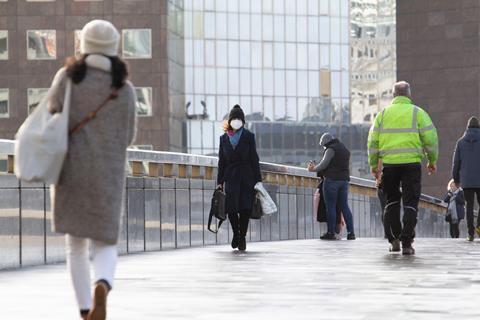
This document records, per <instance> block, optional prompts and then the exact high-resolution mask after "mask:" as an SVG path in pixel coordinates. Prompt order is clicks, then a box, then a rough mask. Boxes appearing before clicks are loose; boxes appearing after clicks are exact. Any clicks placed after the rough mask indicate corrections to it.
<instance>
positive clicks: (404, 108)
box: [368, 96, 438, 169]
mask: <svg viewBox="0 0 480 320" xmlns="http://www.w3.org/2000/svg"><path fill="white" fill-rule="evenodd" d="M425 155H426V156H427V158H428V161H429V163H430V164H436V162H437V159H438V135H437V130H436V129H435V126H434V125H433V123H432V120H431V119H430V117H429V115H428V113H427V112H425V110H423V109H422V108H419V107H417V106H415V105H414V104H413V103H412V100H410V98H408V97H404V96H398V97H395V98H394V99H393V101H392V104H391V105H390V106H388V107H386V108H385V109H384V110H383V111H382V112H380V113H379V114H377V116H376V117H375V121H374V122H373V125H372V127H371V128H370V132H369V134H368V162H369V164H370V167H371V168H372V169H377V167H378V161H379V160H381V161H382V163H384V164H407V163H419V162H421V161H422V159H423V157H424V156H425Z"/></svg>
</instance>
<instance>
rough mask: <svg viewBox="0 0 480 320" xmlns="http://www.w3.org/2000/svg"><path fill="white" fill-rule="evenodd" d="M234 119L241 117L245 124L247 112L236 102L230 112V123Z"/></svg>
mask: <svg viewBox="0 0 480 320" xmlns="http://www.w3.org/2000/svg"><path fill="white" fill-rule="evenodd" d="M233 119H240V120H242V122H243V124H245V114H244V113H243V110H242V108H240V106H239V105H238V104H236V105H235V106H234V107H233V108H232V110H230V114H229V115H228V123H230V121H232V120H233Z"/></svg>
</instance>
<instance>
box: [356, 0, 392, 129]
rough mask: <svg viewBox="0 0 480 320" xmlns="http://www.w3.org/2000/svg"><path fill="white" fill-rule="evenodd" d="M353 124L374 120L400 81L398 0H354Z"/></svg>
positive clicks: (388, 101)
mask: <svg viewBox="0 0 480 320" xmlns="http://www.w3.org/2000/svg"><path fill="white" fill-rule="evenodd" d="M350 17H351V26H352V30H351V31H352V32H351V54H352V55H351V68H352V69H351V72H352V77H351V79H352V80H351V93H352V95H351V103H352V123H370V122H371V121H372V120H373V119H374V118H375V115H376V114H377V113H378V112H379V111H381V110H382V109H383V108H384V107H385V106H387V105H388V104H389V103H390V101H391V99H392V87H393V84H394V83H395V82H396V65H397V62H396V2H395V0H352V1H351V9H350Z"/></svg>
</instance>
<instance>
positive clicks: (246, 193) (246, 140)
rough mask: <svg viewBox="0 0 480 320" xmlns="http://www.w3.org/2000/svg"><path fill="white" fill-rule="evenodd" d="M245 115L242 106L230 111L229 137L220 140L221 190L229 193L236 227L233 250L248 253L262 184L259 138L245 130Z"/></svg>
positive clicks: (228, 207) (229, 210) (228, 204)
mask: <svg viewBox="0 0 480 320" xmlns="http://www.w3.org/2000/svg"><path fill="white" fill-rule="evenodd" d="M244 125H245V115H244V113H243V110H242V109H241V108H240V106H239V105H235V106H234V107H233V109H232V110H231V111H230V114H229V116H228V121H227V122H226V123H225V126H224V130H225V134H223V135H222V136H221V137H220V149H219V151H218V158H219V159H218V177H217V183H218V188H224V190H225V194H226V204H225V210H226V211H227V213H228V220H230V224H231V225H232V230H233V240H232V248H233V249H236V248H238V250H240V251H244V250H246V247H247V245H246V240H245V237H246V235H247V230H248V222H249V220H250V212H251V211H252V204H253V200H254V194H255V192H254V189H253V188H254V187H255V184H256V183H257V182H261V181H262V176H261V174H260V163H259V159H258V154H257V148H256V146H255V135H254V134H253V133H252V132H250V131H248V130H247V129H245V128H244Z"/></svg>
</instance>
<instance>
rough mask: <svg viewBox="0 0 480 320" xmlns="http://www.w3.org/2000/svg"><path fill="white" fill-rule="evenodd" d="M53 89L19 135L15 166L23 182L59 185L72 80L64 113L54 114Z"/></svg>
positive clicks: (28, 119) (66, 97)
mask: <svg viewBox="0 0 480 320" xmlns="http://www.w3.org/2000/svg"><path fill="white" fill-rule="evenodd" d="M53 82H54V84H55V80H54V81H53ZM54 84H53V85H52V87H53V86H54ZM51 90H52V89H50V90H49V92H48V93H47V95H46V97H45V98H44V99H42V101H41V102H40V104H39V105H38V107H37V108H36V109H35V110H34V111H33V113H32V114H31V115H30V116H29V117H28V118H27V119H26V120H25V122H24V123H23V124H22V126H21V127H20V129H19V130H18V132H17V134H16V140H17V141H16V143H15V166H14V169H15V174H16V175H17V177H18V178H19V179H21V180H23V181H27V182H43V183H45V184H47V185H50V184H56V183H57V181H58V178H59V176H60V172H61V170H62V167H63V161H64V160H65V156H66V154H67V150H68V114H69V111H70V97H71V91H72V83H71V80H70V79H68V80H67V84H66V89H65V99H64V104H63V108H62V112H58V113H54V114H51V113H50V111H49V110H48V103H49V101H50V96H51Z"/></svg>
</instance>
